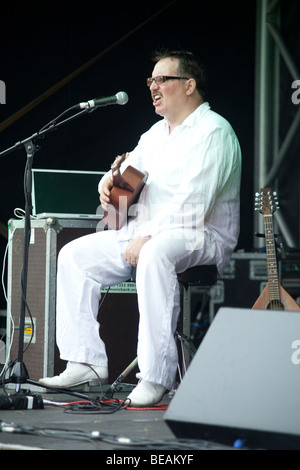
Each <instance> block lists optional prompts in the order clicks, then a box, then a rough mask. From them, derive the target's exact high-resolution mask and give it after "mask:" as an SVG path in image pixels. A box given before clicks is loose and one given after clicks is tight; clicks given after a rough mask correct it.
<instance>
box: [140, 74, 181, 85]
mask: <svg viewBox="0 0 300 470" xmlns="http://www.w3.org/2000/svg"><path fill="white" fill-rule="evenodd" d="M167 80H188V78H187V77H168V76H166V75H158V76H157V77H149V78H147V85H148V86H149V87H150V86H151V85H152V83H153V82H155V84H156V85H161V84H162V83H164V82H166V81H167Z"/></svg>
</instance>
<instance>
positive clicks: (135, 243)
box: [124, 235, 151, 266]
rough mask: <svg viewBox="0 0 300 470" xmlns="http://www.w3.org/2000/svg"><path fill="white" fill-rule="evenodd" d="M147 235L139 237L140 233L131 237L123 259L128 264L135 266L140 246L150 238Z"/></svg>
mask: <svg viewBox="0 0 300 470" xmlns="http://www.w3.org/2000/svg"><path fill="white" fill-rule="evenodd" d="M150 238H151V236H149V237H141V236H140V235H138V236H136V237H135V238H133V239H132V240H131V241H130V242H129V243H128V245H127V248H126V250H125V252H124V259H125V261H127V263H128V264H130V266H136V265H137V263H138V260H139V255H140V251H141V249H142V247H143V246H144V245H145V243H147V241H148V240H150Z"/></svg>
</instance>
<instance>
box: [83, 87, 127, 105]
mask: <svg viewBox="0 0 300 470" xmlns="http://www.w3.org/2000/svg"><path fill="white" fill-rule="evenodd" d="M127 101H128V95H127V93H125V91H119V93H117V94H116V95H114V96H107V97H106V98H95V99H94V100H90V101H87V102H85V103H79V104H78V105H77V106H76V107H77V108H80V109H90V108H98V107H102V106H108V105H109V104H122V105H123V104H126V103H127Z"/></svg>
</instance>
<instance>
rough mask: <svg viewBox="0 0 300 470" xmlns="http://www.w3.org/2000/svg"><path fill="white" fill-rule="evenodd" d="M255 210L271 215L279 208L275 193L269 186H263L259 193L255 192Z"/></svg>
mask: <svg viewBox="0 0 300 470" xmlns="http://www.w3.org/2000/svg"><path fill="white" fill-rule="evenodd" d="M255 206H256V207H255V210H258V211H259V212H260V213H261V214H263V215H272V214H274V212H276V210H277V209H279V202H278V201H277V193H276V192H272V190H271V188H263V189H261V190H260V192H259V193H255Z"/></svg>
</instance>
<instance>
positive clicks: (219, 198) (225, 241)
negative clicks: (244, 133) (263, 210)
mask: <svg viewBox="0 0 300 470" xmlns="http://www.w3.org/2000/svg"><path fill="white" fill-rule="evenodd" d="M128 165H131V166H133V167H135V168H137V169H139V170H140V171H143V172H145V173H147V174H148V180H147V183H146V185H145V187H144V189H143V191H142V193H141V195H140V198H139V202H138V204H137V206H135V208H133V209H132V210H131V212H134V213H135V214H136V216H135V217H134V218H133V219H131V220H130V222H129V224H128V227H124V228H122V229H121V230H120V238H122V237H123V236H124V238H125V237H126V236H128V230H129V231H130V233H131V236H132V235H133V234H134V235H136V234H140V235H143V236H147V235H151V236H155V234H157V233H158V232H161V231H163V230H169V229H170V228H176V229H186V228H188V229H190V228H191V229H195V230H202V228H203V226H204V230H205V231H207V232H210V235H211V236H212V237H213V238H214V239H215V242H216V246H217V265H218V270H219V272H220V273H222V272H223V269H224V266H225V265H226V264H227V263H228V261H229V258H230V256H231V253H232V251H233V250H234V248H235V246H236V244H237V240H238V235H239V224H240V198H239V192H240V177H241V151H240V146H239V142H238V139H237V137H236V135H235V133H234V131H233V129H232V127H231V126H230V124H229V123H228V122H227V121H226V120H225V119H224V118H223V117H221V116H220V115H218V114H217V113H215V112H213V111H211V109H210V106H209V104H208V103H203V104H202V105H200V106H199V107H198V108H197V109H196V110H195V111H194V112H193V113H192V114H190V115H189V116H188V117H187V118H186V119H185V120H184V122H183V123H182V124H181V125H180V126H177V127H176V128H175V129H174V130H173V131H172V133H171V134H170V133H169V127H168V123H167V121H166V119H162V120H160V121H158V122H157V123H156V124H154V125H153V126H152V127H151V128H150V129H149V130H148V131H147V132H145V133H144V134H143V135H142V136H141V138H140V140H139V142H138V145H137V146H136V148H135V149H134V150H133V151H132V152H131V153H130V154H129V156H128V158H127V159H126V160H125V162H124V163H123V164H122V166H121V171H124V170H125V168H126V167H127V166H128ZM108 174H111V173H107V175H108ZM105 177H106V176H104V177H103V178H102V180H101V181H100V183H99V191H100V190H101V186H102V181H103V179H104V178H105Z"/></svg>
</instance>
